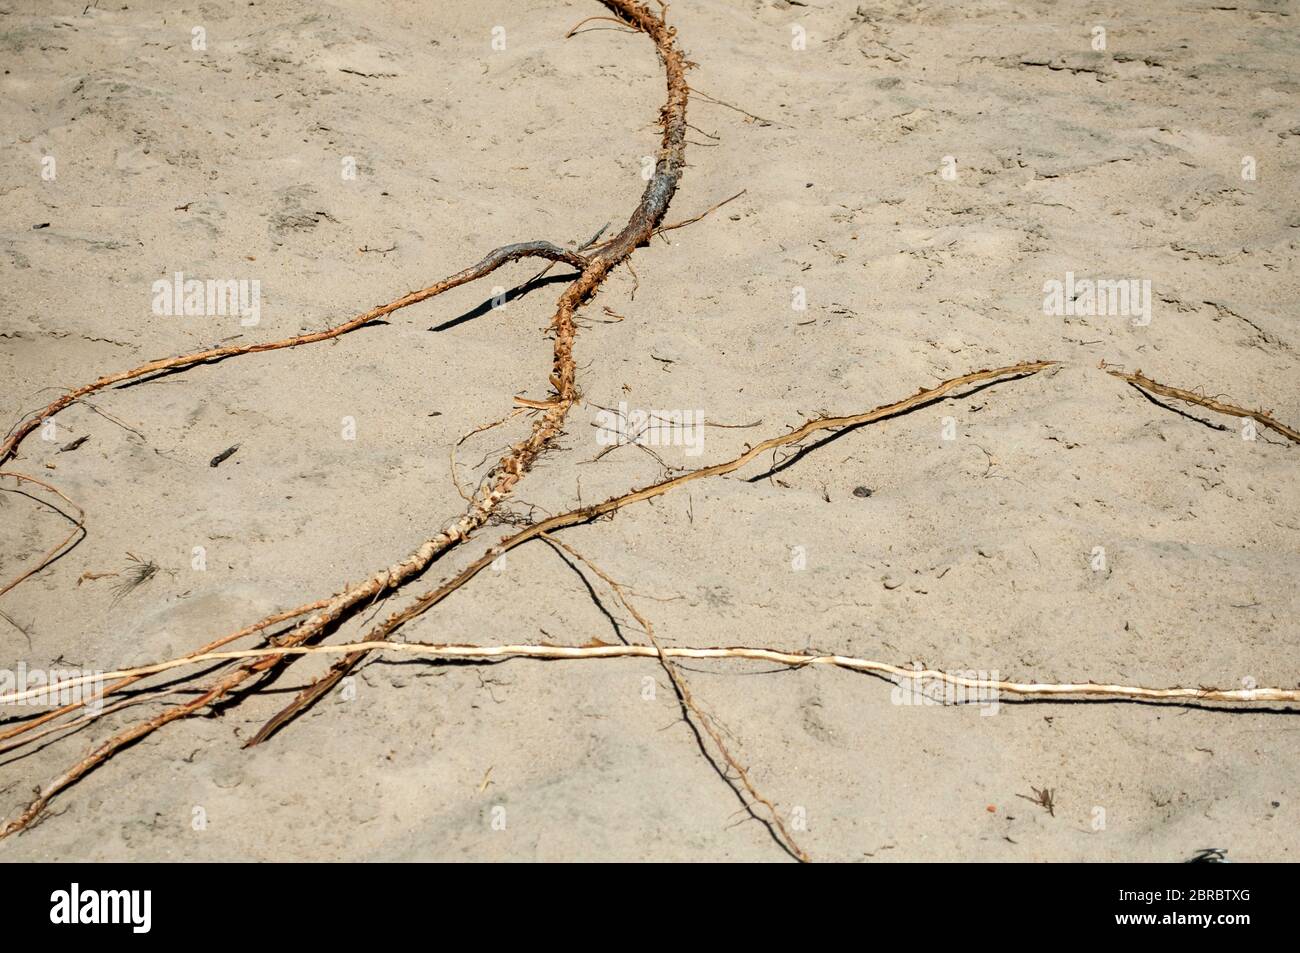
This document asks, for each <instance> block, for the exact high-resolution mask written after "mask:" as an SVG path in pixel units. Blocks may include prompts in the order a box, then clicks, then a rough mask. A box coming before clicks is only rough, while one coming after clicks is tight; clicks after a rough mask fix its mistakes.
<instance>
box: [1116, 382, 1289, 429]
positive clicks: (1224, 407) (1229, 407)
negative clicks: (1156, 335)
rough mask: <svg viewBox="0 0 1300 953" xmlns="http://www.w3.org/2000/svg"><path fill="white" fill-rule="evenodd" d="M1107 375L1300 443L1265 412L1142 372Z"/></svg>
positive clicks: (1283, 426) (1279, 422)
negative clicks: (1175, 384) (1252, 422)
mask: <svg viewBox="0 0 1300 953" xmlns="http://www.w3.org/2000/svg"><path fill="white" fill-rule="evenodd" d="M1103 366H1105V362H1103ZM1106 373H1107V374H1109V375H1111V376H1112V377H1118V378H1119V379H1120V380H1125V381H1128V382H1129V383H1130V384H1132V385H1133V386H1134V387H1137V388H1140V389H1142V390H1145V391H1150V392H1151V393H1153V394H1159V395H1160V396H1161V397H1172V398H1174V399H1175V400H1185V401H1187V403H1189V404H1196V405H1198V406H1200V407H1205V408H1207V409H1208V410H1213V411H1215V412H1217V413H1220V414H1227V415H1229V416H1232V417H1243V418H1245V419H1247V420H1253V421H1255V423H1257V424H1260V425H1262V426H1265V427H1267V428H1269V429H1270V430H1275V431H1277V432H1278V433H1280V434H1281V435H1282V436H1284V437H1286V438H1287V439H1289V440H1292V441H1294V442H1295V443H1300V431H1297V430H1296V429H1295V428H1294V427H1288V426H1287V425H1286V424H1284V423H1282V422H1281V421H1279V420H1276V419H1274V418H1273V417H1272V416H1271V415H1269V414H1268V413H1266V412H1265V411H1262V410H1247V409H1246V408H1244V407H1238V406H1237V405H1236V404H1225V403H1224V402H1223V401H1219V400H1215V399H1214V398H1212V397H1203V396H1202V395H1200V394H1196V393H1193V392H1192V391H1190V390H1183V389H1182V388H1181V387H1170V386H1169V385H1168V384H1161V383H1160V382H1159V381H1153V380H1152V379H1151V378H1149V377H1147V376H1145V375H1144V374H1143V373H1142V372H1141V371H1134V372H1133V373H1132V374H1127V373H1125V372H1124V371H1120V370H1115V369H1114V368H1109V367H1108V368H1106Z"/></svg>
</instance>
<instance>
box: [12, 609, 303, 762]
mask: <svg viewBox="0 0 1300 953" xmlns="http://www.w3.org/2000/svg"><path fill="white" fill-rule="evenodd" d="M328 604H329V600H328V599H321V600H320V601H319V602H309V603H308V604H307V605H304V606H299V607H298V608H296V609H290V610H289V611H287V612H278V613H276V614H275V615H269V616H267V617H266V618H265V619H262V620H261V621H260V622H254V623H253V624H252V625H250V626H247V627H246V628H243V629H240V630H239V631H238V632H232V633H231V634H230V635H225V636H222V637H221V638H219V639H216V640H215V641H212V642H209V643H208V644H207V645H204V646H202V647H200V648H197V649H195V650H194V651H193V652H191V653H190V655H191V656H193V655H201V654H203V653H205V652H212V651H214V650H215V649H219V648H220V647H221V646H223V645H229V644H230V643H231V642H234V641H236V640H238V639H242V638H244V636H247V635H252V634H253V633H254V632H260V631H261V630H262V629H265V628H267V627H269V626H272V625H275V624H276V623H278V622H287V621H288V620H290V619H294V618H297V617H298V616H300V615H305V614H306V613H308V612H315V611H316V610H317V609H321V608H324V607H325V606H326V605H328ZM115 677H117V676H112V675H108V676H106V675H101V676H99V678H101V679H103V678H115ZM143 677H144V676H129V677H127V678H124V679H123V680H122V681H120V682H117V683H115V684H113V685H109V686H108V687H107V688H105V689H104V690H103V691H102V692H100V693H99V694H98V695H96V696H95V697H94V698H88V699H86V700H85V701H79V702H72V703H70V704H68V705H64V706H63V707H62V708H58V709H55V710H54V711H49V712H46V713H45V714H43V715H41V716H40V717H39V718H33V719H31V720H30V721H25V722H23V723H22V724H20V725H18V726H16V727H14V728H10V729H8V730H7V731H3V732H0V741H4V740H6V739H8V738H13V737H15V736H16V735H21V734H23V733H24V732H28V731H31V730H32V729H33V728H36V727H38V726H40V725H43V724H45V723H46V722H47V721H52V720H53V719H55V718H59V717H61V716H63V715H66V714H69V713H71V712H74V711H76V710H77V709H79V708H84V707H85V706H86V705H87V704H88V703H89V702H92V701H95V700H97V699H100V698H103V697H104V696H105V695H111V694H113V693H115V692H120V691H121V690H122V689H124V688H126V687H127V686H128V685H131V684H133V683H135V682H137V681H139V680H140V678H143ZM31 740H35V739H31ZM25 743H26V742H25V741H24V742H20V744H25ZM0 750H8V748H4V749H0Z"/></svg>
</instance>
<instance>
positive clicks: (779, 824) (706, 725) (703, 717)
mask: <svg viewBox="0 0 1300 953" xmlns="http://www.w3.org/2000/svg"><path fill="white" fill-rule="evenodd" d="M542 539H544V540H546V541H547V542H548V543H550V544H552V545H554V546H559V547H560V548H561V549H563V550H564V551H565V552H566V553H568V554H569V555H570V556H572V557H573V558H574V559H577V560H579V561H581V562H582V563H583V564H584V565H585V566H586V567H587V568H588V569H590V570H591V571H592V572H594V573H595V574H596V575H597V576H599V577H600V578H601V579H603V580H604V581H605V583H606V585H608V586H609V588H610V589H612V590H613V591H614V595H615V596H617V597H618V601H619V602H621V603H623V607H624V608H625V609H627V611H628V612H630V613H632V617H633V618H635V619H636V621H637V622H639V623H640V624H641V628H642V629H644V630H645V634H646V638H648V639H649V640H650V644H651V645H652V646H653V647H654V649H655V651H656V652H657V653H659V665H660V667H661V668H663V670H664V672H666V673H667V675H668V678H669V679H670V680H671V681H672V683H673V687H674V688H675V689H676V690H677V696H678V698H680V699H681V702H682V711H683V712H684V713H685V714H686V716H687V718H688V719H689V718H690V716H691V715H694V716H695V720H696V721H697V722H698V723H699V725H700V727H701V728H703V729H704V730H705V731H706V732H707V733H708V735H709V737H710V738H712V739H713V743H714V744H715V745H717V747H718V751H719V752H721V754H722V758H723V760H724V761H726V762H727V764H728V765H729V766H730V767H731V768H732V770H734V771H735V772H736V774H737V776H738V777H739V778H740V781H741V783H742V784H743V785H744V787H745V790H746V791H748V792H749V796H750V797H751V798H753V799H754V801H756V802H758V803H759V804H762V805H763V806H764V807H766V808H767V811H768V815H769V817H768V818H763V817H761V816H759V814H758V812H757V811H755V810H754V805H753V804H752V803H750V802H749V801H746V800H745V798H744V795H742V794H741V793H740V791H739V790H736V793H737V795H739V796H740V802H741V803H742V804H744V805H745V809H746V810H747V811H748V812H749V813H750V815H751V816H753V817H754V819H755V820H757V821H760V822H763V823H766V824H767V825H768V827H769V829H774V830H775V831H776V832H777V833H778V834H779V839H781V840H783V841H784V844H783V846H784V847H785V848H786V849H787V850H789V851H790V853H791V854H793V855H794V856H795V857H796V858H798V859H799V860H801V861H803V862H804V863H808V862H809V860H810V858H809V857H808V855H807V854H806V853H805V852H804V850H803V848H801V847H800V846H799V844H798V842H797V841H796V840H795V839H794V837H793V836H792V835H791V833H790V831H789V830H788V829H787V828H786V826H785V822H784V821H782V820H781V814H780V812H779V811H777V809H776V805H774V804H773V803H772V802H771V801H769V800H768V799H767V798H766V797H764V796H763V795H762V794H760V793H759V790H758V788H756V787H754V782H753V781H752V780H751V779H750V777H749V772H748V771H746V770H745V769H744V767H742V766H741V764H740V762H739V761H737V760H736V759H735V757H734V756H733V755H732V753H731V751H730V749H729V748H728V747H727V743H726V742H725V741H724V740H723V738H722V733H721V732H720V731H718V729H717V727H716V726H715V725H714V724H713V719H712V718H711V717H710V716H709V715H708V714H707V713H705V712H704V711H702V710H701V709H700V706H699V705H697V704H696V702H695V698H694V697H693V696H692V695H691V689H690V686H689V685H687V684H686V678H685V676H683V675H682V673H681V671H680V670H679V669H678V668H677V665H676V664H675V663H673V662H672V661H671V660H670V659H669V657H668V656H667V655H665V654H664V650H663V646H661V645H660V644H659V640H658V639H656V638H655V629H654V626H653V625H651V624H650V620H649V619H647V618H646V617H645V616H643V615H642V614H641V613H640V612H638V611H637V609H636V606H634V605H633V604H632V600H631V599H629V598H628V596H627V593H626V592H625V591H624V590H623V587H622V586H621V585H620V584H619V583H617V582H615V581H614V580H613V579H612V578H610V577H609V575H608V574H606V573H605V572H604V570H602V569H601V568H600V567H599V566H597V565H596V564H595V563H593V562H592V561H591V560H590V559H588V558H587V557H586V556H584V555H582V553H580V552H578V551H577V550H576V549H574V548H573V547H572V546H570V545H568V544H567V543H562V542H560V540H558V539H556V538H555V537H554V536H551V535H549V534H546V533H543V534H542ZM701 744H702V742H701ZM706 754H707V752H706ZM723 779H724V780H726V781H727V783H728V784H731V783H732V782H731V779H730V778H728V777H726V775H723ZM732 788H733V790H735V785H734V784H732Z"/></svg>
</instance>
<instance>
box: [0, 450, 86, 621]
mask: <svg viewBox="0 0 1300 953" xmlns="http://www.w3.org/2000/svg"><path fill="white" fill-rule="evenodd" d="M0 477H13V478H14V479H15V480H17V481H19V482H20V483H22V482H26V483H32V484H35V485H36V486H39V487H41V488H42V489H44V490H47V491H49V492H50V493H53V494H54V495H55V496H57V497H58V498H59V499H61V500H63V502H65V503H67V504H68V505H69V506H71V507H72V508H73V509H74V510H76V511H77V516H76V518H75V519H74V518H73V517H71V516H69V515H68V514H67V513H65V512H63V510H61V509H59V508H58V507H57V506H52V505H51V504H49V503H45V501H44V500H38V501H37V502H40V503H44V505H46V506H48V507H50V509H52V510H54V512H56V513H58V514H59V515H60V516H62V517H63V518H64V519H66V520H67V521H68V522H69V523H71V524H72V532H70V533H68V535H67V536H65V537H64V538H63V539H62V540H60V541H59V543H58V545H57V546H55V547H54V548H53V549H50V550H49V551H47V552H46V553H45V555H44V556H42V557H41V558H40V559H39V560H38V561H37V563H36V564H35V565H34V566H32V567H30V568H29V569H26V570H24V571H23V572H21V573H19V574H18V575H17V576H15V577H14V578H13V579H11V580H10V581H9V582H8V583H6V584H5V586H4V587H3V588H0V596H3V595H4V594H5V593H6V592H8V591H9V590H10V589H13V588H14V587H15V586H17V585H18V584H19V583H20V582H22V581H23V580H24V579H29V578H31V577H32V576H34V575H36V574H37V573H38V572H40V571H41V570H42V569H44V568H45V567H46V566H48V565H49V564H50V563H52V562H54V560H56V559H58V558H59V557H60V556H62V555H63V554H64V553H66V552H68V551H70V550H71V549H72V547H73V546H76V544H77V543H78V542H80V541H81V539H84V538H85V536H86V511H85V510H83V509H82V508H81V507H80V506H78V505H77V504H76V503H74V502H72V500H70V499H68V498H67V497H66V496H64V495H63V493H62V492H61V491H60V490H57V489H55V488H54V487H52V486H50V484H48V483H46V482H44V481H43V480H38V479H36V478H35V477H29V476H27V475H26V474H23V473H16V472H14V471H13V470H0ZM9 492H18V491H16V490H10V491H9ZM33 499H35V497H33ZM78 536H80V539H79V538H78ZM69 544H71V545H69Z"/></svg>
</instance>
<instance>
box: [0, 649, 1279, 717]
mask: <svg viewBox="0 0 1300 953" xmlns="http://www.w3.org/2000/svg"><path fill="white" fill-rule="evenodd" d="M358 648H361V649H366V650H368V651H375V652H379V651H383V652H398V653H405V654H408V655H416V656H419V657H421V658H431V659H453V660H456V661H482V660H485V659H508V658H531V659H553V660H569V661H578V660H585V659H615V658H649V659H656V660H657V659H658V658H659V655H660V653H661V651H662V654H663V655H664V656H666V657H667V658H674V659H677V658H681V659H697V660H708V659H748V660H750V661H754V662H772V663H776V664H778V665H789V666H791V667H794V668H802V667H804V666H806V665H823V666H828V667H831V668H843V669H851V670H853V671H856V672H869V673H871V674H873V675H883V676H885V677H887V678H891V679H900V680H902V679H905V680H907V681H908V682H909V683H913V685H914V687H916V688H917V689H920V688H921V686H922V685H923V684H924V683H925V682H942V683H944V684H946V685H952V686H954V687H957V688H964V689H972V690H977V691H978V690H983V691H989V692H994V691H996V692H1002V693H1004V694H1007V695H1018V696H1022V697H1025V698H1072V697H1090V698H1097V699H1101V700H1106V701H1155V702H1178V703H1180V704H1187V705H1199V704H1202V703H1206V702H1228V703H1234V704H1252V703H1278V702H1284V703H1300V689H1295V688H1231V689H1224V688H1201V687H1197V688H1186V687H1173V688H1148V687H1144V686H1140V685H1111V684H1105V683H1101V682H1007V681H1000V680H997V679H990V678H969V677H967V676H964V675H953V674H951V673H950V672H945V671H943V670H941V669H932V668H917V667H915V666H912V667H909V666H906V665H891V664H890V663H888V662H878V661H875V660H873V659H866V658H858V657H856V656H852V655H804V654H800V653H799V652H790V651H786V650H784V649H770V648H762V647H754V646H743V645H733V646H710V647H707V648H686V647H681V646H668V647H666V648H664V649H662V650H660V649H658V648H655V646H653V645H635V644H632V645H620V644H614V645H611V644H609V643H606V642H601V641H600V640H599V639H593V640H592V641H591V642H589V643H587V644H586V645H550V644H541V645H528V644H512V645H460V644H445V643H444V644H439V643H428V642H394V641H391V640H383V641H380V640H375V641H367V642H354V643H352V644H350V645H296V646H268V647H266V648H258V649H237V650H232V651H229V652H209V653H207V654H206V655H194V656H186V657H185V658H178V659H170V660H168V661H166V662H158V663H157V664H155V665H145V666H141V667H140V668H132V669H126V670H124V671H121V672H109V673H108V675H107V676H94V675H83V676H79V677H77V678H71V679H67V680H65V681H61V682H56V683H55V684H54V685H52V686H43V687H41V688H33V689H28V690H27V691H24V692H13V693H10V694H8V695H0V704H14V703H16V702H18V701H22V700H24V699H26V698H31V697H35V696H39V695H41V694H44V693H46V692H49V691H51V690H68V689H70V688H73V687H76V686H77V685H82V684H86V683H87V682H89V681H92V680H94V679H95V678H103V677H108V678H115V677H117V676H119V675H132V676H136V675H139V676H144V675H153V674H156V673H158V672H166V671H168V670H170V669H174V668H180V667H181V666H186V665H204V664H206V663H208V662H215V661H227V660H230V659H257V658H283V657H286V656H291V655H292V656H297V655H339V654H342V653H344V652H351V651H355V650H356V649H358ZM976 697H977V698H982V697H983V696H976ZM1210 710H1214V709H1212V708H1211V709H1210Z"/></svg>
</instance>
